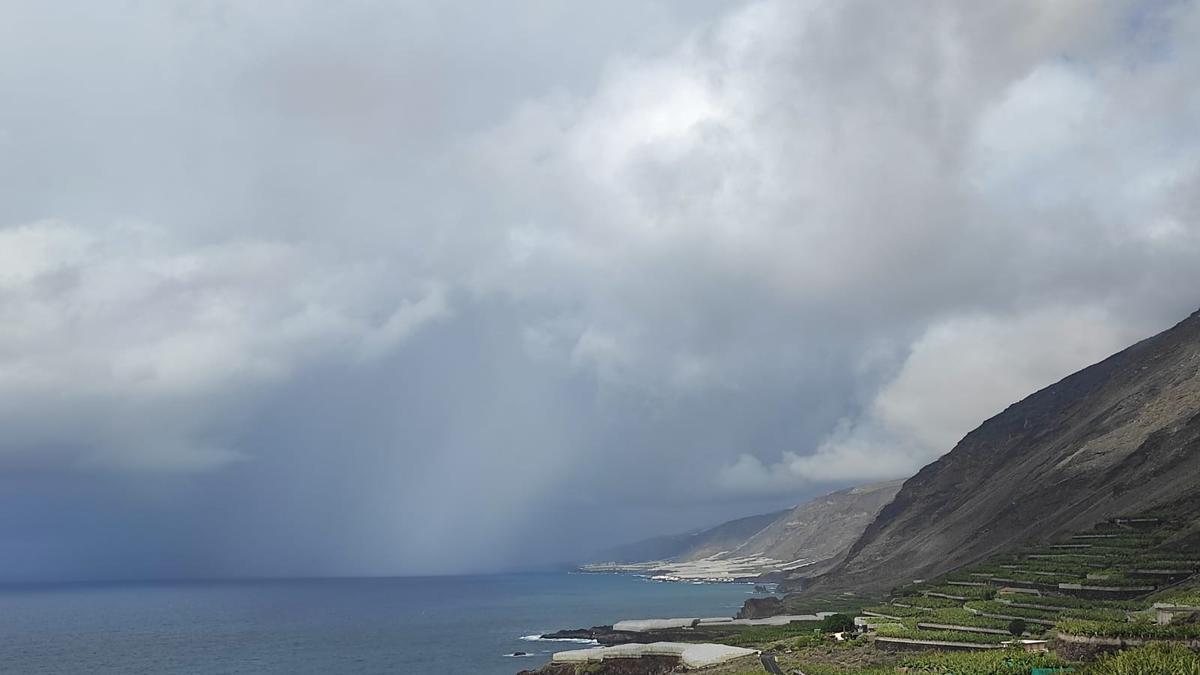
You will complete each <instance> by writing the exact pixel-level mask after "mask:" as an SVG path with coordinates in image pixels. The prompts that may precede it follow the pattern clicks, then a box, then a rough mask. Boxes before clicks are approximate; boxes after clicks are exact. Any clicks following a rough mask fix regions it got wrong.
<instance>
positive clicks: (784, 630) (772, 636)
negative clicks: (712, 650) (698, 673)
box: [689, 621, 822, 649]
mask: <svg viewBox="0 0 1200 675" xmlns="http://www.w3.org/2000/svg"><path fill="white" fill-rule="evenodd" d="M821 623H822V622H820V621H793V622H792V623H789V624H787V625H784V626H753V627H751V628H743V629H740V630H737V631H735V632H734V633H733V634H731V635H723V636H720V637H714V636H710V635H705V634H704V633H703V632H701V631H697V638H700V639H703V640H706V641H707V640H714V641H717V642H720V643H721V644H727V645H731V646H734V647H754V648H760V649H761V648H763V647H766V646H768V645H770V644H772V643H775V642H781V641H784V640H793V641H794V640H796V638H801V639H800V641H799V643H801V644H808V643H810V642H814V641H816V642H820V641H821V639H822V638H821ZM689 642H690V640H689Z"/></svg>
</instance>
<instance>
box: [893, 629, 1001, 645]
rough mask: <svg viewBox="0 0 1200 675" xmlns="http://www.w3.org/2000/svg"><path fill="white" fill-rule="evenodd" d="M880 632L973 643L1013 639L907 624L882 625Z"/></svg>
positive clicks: (901, 636)
mask: <svg viewBox="0 0 1200 675" xmlns="http://www.w3.org/2000/svg"><path fill="white" fill-rule="evenodd" d="M878 634H879V635H881V636H883V637H894V638H904V639H907V640H933V641H936V642H970V643H973V644H983V645H998V644H1000V643H1001V642H1005V641H1007V640H1011V639H1012V636H1011V635H995V634H991V633H966V632H963V631H954V630H923V629H913V628H909V627H907V626H905V627H899V626H881V627H880V628H879V631H878Z"/></svg>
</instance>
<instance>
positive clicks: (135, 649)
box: [0, 573, 752, 675]
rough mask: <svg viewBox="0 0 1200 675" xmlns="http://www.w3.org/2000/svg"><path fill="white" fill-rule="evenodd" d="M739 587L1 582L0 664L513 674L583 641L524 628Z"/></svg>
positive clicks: (707, 606) (596, 582)
mask: <svg viewBox="0 0 1200 675" xmlns="http://www.w3.org/2000/svg"><path fill="white" fill-rule="evenodd" d="M751 590H752V587H751V586H749V585H746V584H688V583H659V582H652V581H648V580H645V579H642V578H639V577H635V576H627V575H608V574H567V573H553V574H550V573H547V574H514V575H495V576H460V577H422V578H415V577H414V578H384V579H296V580H278V581H262V580H254V581H203V582H200V581H197V582H147V583H124V582H122V583H86V584H84V583H79V584H40V585H29V586H3V587H0V673H6V674H7V673H19V674H22V675H40V674H44V673H89V674H90V673H121V674H126V673H198V674H204V675H209V674H216V673H221V674H225V673H403V674H405V675H410V674H411V675H427V674H428V675H434V674H439V675H459V674H462V675H468V674H470V675H493V674H494V675H513V674H514V673H516V672H517V671H519V670H522V669H526V668H535V667H537V666H539V665H541V664H543V663H545V662H546V661H547V660H548V659H549V656H550V654H551V653H552V652H555V651H560V650H563V649H570V648H578V647H582V646H584V645H575V644H569V643H563V642H547V641H537V640H532V639H529V637H530V636H536V635H540V634H542V633H548V632H551V631H554V630H558V629H562V628H581V627H590V626H593V625H602V624H611V623H613V622H615V621H618V620H620V619H635V618H654V617H679V616H731V615H733V614H734V613H735V612H736V611H737V609H738V607H740V606H741V604H742V602H743V601H744V600H745V599H746V598H747V597H750V594H751ZM523 637H525V638H526V639H522V638H523ZM521 651H523V652H529V653H530V654H531V656H527V657H514V656H510V655H511V654H513V653H515V652H521Z"/></svg>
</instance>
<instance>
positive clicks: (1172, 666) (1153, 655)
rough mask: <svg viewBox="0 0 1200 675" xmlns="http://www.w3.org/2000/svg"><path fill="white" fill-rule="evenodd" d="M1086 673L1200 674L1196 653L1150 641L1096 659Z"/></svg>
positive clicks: (1104, 674) (1096, 674) (1198, 659)
mask: <svg viewBox="0 0 1200 675" xmlns="http://www.w3.org/2000/svg"><path fill="white" fill-rule="evenodd" d="M1084 672H1085V673H1087V674H1088V675H1154V674H1155V673H1164V674H1166V673H1170V675H1200V656H1197V655H1196V654H1194V653H1192V651H1191V650H1190V649H1188V648H1186V647H1183V646H1180V645H1164V644H1150V645H1146V646H1145V647H1138V648H1136V649H1127V650H1125V651H1123V652H1120V653H1117V654H1113V655H1111V656H1108V657H1105V658H1102V659H1100V660H1099V661H1097V662H1096V663H1095V664H1094V665H1092V666H1091V667H1089V668H1087V670H1086V671H1084Z"/></svg>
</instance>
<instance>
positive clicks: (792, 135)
mask: <svg viewBox="0 0 1200 675" xmlns="http://www.w3.org/2000/svg"><path fill="white" fill-rule="evenodd" d="M1198 216H1200V5H1198V4H1197V3H1196V2H1169V1H1168V2H1162V1H1160V2H1122V1H1120V0H1111V1H1108V2H1092V1H1090V0H1062V1H1060V2H1053V3H1048V2H1042V1H1040V0H1016V1H1014V2H1007V3H963V2H953V1H950V0H946V1H942V2H939V1H935V0H928V1H921V0H913V1H911V2H907V1H906V2H889V3H878V2H860V1H858V0H844V1H837V2H834V1H819V0H780V1H776V0H760V1H757V2H719V1H717V0H698V1H688V2H669V1H667V0H657V1H656V0H612V1H610V2H604V3H578V2H568V1H566V0H563V1H561V2H560V1H554V0H531V1H528V2H519V3H518V2H511V3H475V2H463V1H460V0H438V1H437V2H417V1H402V0H396V1H394V2H376V1H368V0H351V1H348V2H339V3H327V2H317V1H315V0H295V1H290V2H257V3H245V2H221V1H218V0H213V1H210V2H170V1H168V2H158V1H154V2H151V1H144V2H143V1H138V0H123V1H121V2H111V3H91V2H56V3H45V2H33V1H30V2H25V1H23V0H0V429H3V433H2V434H0V549H2V550H3V551H4V552H5V553H4V555H3V556H0V580H6V581H14V580H15V581H20V580H57V579H105V578H163V577H226V576H319V575H393V574H442V573H465V572H487V571H495V570H506V569H520V568H523V567H528V566H532V565H541V564H546V563H550V562H555V561H562V560H572V559H577V558H579V557H582V556H585V555H587V554H588V553H590V552H592V551H595V550H597V549H600V548H603V547H605V546H608V545H612V544H617V543H623V542H627V541H630V540H634V539H638V538H640V537H644V536H649V535H655V534H662V533H669V532H677V531H684V530H688V529H691V528H695V527H698V526H702V525H706V524H714V523H716V522H720V521H721V520H724V519H728V518H732V517H738V516H743V515H749V514H753V513H761V512H766V511H769V510H774V509H778V508H782V507H785V506H789V505H793V504H797V503H800V502H803V501H805V500H806V499H808V498H811V497H813V496H816V495H819V494H823V493H825V492H828V491H831V490H833V489H837V488H841V487H844V486H848V485H854V484H862V483H866V482H871V481H877V480H883V479H890V478H895V477H902V476H908V475H911V474H912V473H914V472H915V471H916V470H918V469H919V468H920V467H921V466H923V465H924V464H926V463H928V462H930V461H932V460H934V459H936V458H937V457H938V456H940V455H941V454H943V453H945V452H947V451H949V450H950V449H951V448H952V447H953V445H954V443H955V442H956V441H957V440H958V439H959V438H960V437H961V436H962V435H963V434H964V433H966V432H968V431H970V430H971V429H973V428H974V427H976V426H978V424H979V423H981V422H982V421H983V420H985V419H986V418H988V417H990V416H992V415H994V414H996V413H998V412H1000V411H1001V410H1003V409H1004V408H1005V407H1006V406H1007V405H1009V404H1010V403H1012V402H1015V401H1016V400H1019V399H1020V398H1022V397H1024V396H1025V395H1027V394H1029V393H1032V392H1033V391H1035V390H1037V389H1038V388H1040V387H1043V386H1045V385H1048V384H1050V383H1052V382H1054V381H1056V380H1058V379H1060V378H1062V377H1063V376H1065V375H1067V374H1069V373H1071V372H1073V371H1075V370H1078V369H1079V368H1081V367H1084V366H1086V365H1088V364H1090V363H1093V362H1095V361H1097V360H1099V359H1101V358H1103V357H1105V356H1107V355H1108V354H1110V353H1113V352H1115V351H1117V350H1119V349H1121V348H1123V347H1125V346H1127V345H1128V344H1131V343H1132V342H1135V341H1137V340H1139V339H1141V338H1144V337H1147V336H1149V335H1152V334H1154V333H1156V332H1158V331H1160V330H1163V329H1165V328H1167V327H1169V326H1171V325H1172V324H1174V323H1175V322H1177V321H1179V320H1181V319H1183V318H1184V317H1185V316H1187V315H1188V314H1189V313H1191V312H1192V311H1194V310H1196V309H1197V308H1198V307H1200V222H1198Z"/></svg>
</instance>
